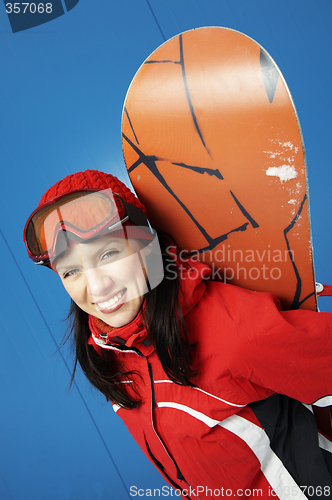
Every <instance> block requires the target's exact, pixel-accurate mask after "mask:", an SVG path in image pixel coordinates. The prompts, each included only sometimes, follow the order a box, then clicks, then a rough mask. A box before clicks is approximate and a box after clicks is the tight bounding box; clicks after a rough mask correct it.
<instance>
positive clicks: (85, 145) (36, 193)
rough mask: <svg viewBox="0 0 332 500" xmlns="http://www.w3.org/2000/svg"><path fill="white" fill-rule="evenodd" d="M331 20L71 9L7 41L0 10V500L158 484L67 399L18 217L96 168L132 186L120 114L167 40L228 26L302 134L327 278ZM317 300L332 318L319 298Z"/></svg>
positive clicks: (83, 495)
mask: <svg viewBox="0 0 332 500" xmlns="http://www.w3.org/2000/svg"><path fill="white" fill-rule="evenodd" d="M150 6H151V8H152V10H151V9H150ZM331 21H332V3H331V2H330V0H316V1H315V2H313V1H312V0H310V1H309V0H292V1H289V0H268V1H267V0H250V1H248V0H150V5H149V3H148V2H147V1H146V0H121V2H120V1H118V0H117V1H115V0H107V1H106V0H80V1H79V3H78V4H77V6H76V7H74V8H73V9H72V10H71V11H70V12H68V13H66V14H65V15H63V16H61V17H59V18H57V19H55V20H53V21H51V22H49V23H47V24H44V25H41V26H38V27H36V28H32V29H30V30H26V31H22V32H18V33H15V34H13V33H12V31H11V28H10V24H9V21H8V18H7V15H6V12H5V7H4V5H3V6H2V5H1V6H0V64H1V78H0V95H1V99H0V102H1V105H0V106H1V107H0V128H1V130H0V165H1V186H2V193H1V210H2V219H1V234H0V249H1V255H2V262H3V265H2V267H3V270H2V287H1V303H2V315H1V324H2V347H1V350H0V360H1V362H0V376H1V382H0V391H1V401H2V404H1V410H0V418H1V424H2V425H1V428H2V431H1V433H0V449H1V458H0V465H1V467H0V471H1V472H0V498H1V500H7V499H8V500H9V499H10V500H21V499H22V500H23V499H24V500H26V499H30V498H33V499H34V500H39V499H45V498H47V499H48V500H53V499H54V500H60V499H61V500H63V499H76V498H80V500H84V499H89V500H90V499H91V498H96V499H109V498H111V496H112V497H114V498H117V499H126V498H130V494H129V488H130V486H132V485H137V487H140V488H145V489H146V488H154V487H161V486H162V485H163V484H164V482H163V480H162V479H161V478H160V477H159V475H158V473H157V472H156V471H155V470H154V468H153V467H152V465H150V464H149V462H148V461H147V460H146V459H145V457H144V456H143V455H142V454H141V452H140V450H138V448H137V446H136V444H135V443H134V442H133V441H132V439H131V438H130V436H128V433H127V431H126V429H125V428H124V426H123V425H122V423H121V421H120V419H118V418H117V417H116V416H115V415H113V411H112V409H111V406H110V405H106V404H104V403H103V400H102V398H101V397H100V396H99V395H98V394H96V393H95V392H93V391H92V390H91V389H90V388H89V387H88V384H87V383H86V382H85V380H84V378H83V377H82V376H81V375H79V376H78V379H77V385H75V386H74V387H73V389H72V390H71V391H69V392H68V390H67V386H68V381H69V371H68V367H69V368H70V366H71V355H70V352H69V351H68V349H67V348H65V349H64V350H63V353H62V354H59V353H55V354H54V352H55V351H56V349H57V345H59V343H60V342H61V339H62V335H63V332H64V329H65V325H64V323H63V318H64V317H65V315H66V311H67V310H68V299H67V297H66V296H65V293H64V292H63V290H62V288H61V285H60V283H59V281H58V279H57V277H56V275H55V274H54V273H52V272H51V271H49V270H47V269H40V268H38V267H37V266H33V265H32V263H31V262H30V261H29V259H28V257H27V255H26V252H25V248H24V245H23V242H22V231H23V227H24V224H25V221H26V219H27V216H28V215H29V214H30V212H31V211H32V210H33V209H34V208H35V206H36V204H37V203H38V201H39V198H40V197H41V195H42V194H43V192H44V191H45V190H46V189H47V188H49V187H50V186H51V185H52V184H53V183H54V182H56V181H57V180H59V179H60V178H62V177H64V176H66V175H68V174H70V173H73V172H75V171H79V170H84V169H87V168H95V169H100V170H104V171H106V172H111V173H113V174H115V175H117V176H118V177H120V178H121V180H123V181H124V182H126V183H127V184H128V183H129V180H128V178H127V174H126V169H125V165H124V162H123V159H122V150H121V113H122V106H123V102H124V99H125V95H126V91H127V88H128V86H129V84H130V82H131V79H132V78H133V76H134V75H135V72H136V71H137V69H138V68H139V66H140V65H141V64H142V62H143V61H144V60H145V58H146V57H147V56H148V55H149V54H150V53H151V52H153V50H155V49H156V48H157V47H158V46H159V45H160V44H161V43H162V42H163V41H164V37H165V38H166V39H168V38H170V37H172V36H174V35H176V34H178V33H180V32H182V31H185V30H188V29H191V28H196V27H200V26H225V27H229V28H233V29H236V30H238V31H241V32H243V33H245V34H247V35H249V36H251V37H252V38H254V39H255V40H256V41H258V42H259V43H260V44H261V45H262V46H263V47H264V48H265V49H267V50H268V52H269V53H270V54H271V55H272V57H273V58H274V59H275V61H276V62H277V64H278V66H279V67H280V69H281V71H282V72H283V74H284V76H285V79H286V81H287V83H288V86H289V88H290V91H291V93H292V95H293V99H294V101H295V105H296V108H297V111H298V115H299V118H300V122H301V126H302V131H303V135H304V142H305V146H306V153H307V163H308V177H309V186H310V190H309V194H310V205H311V219H312V232H313V242H314V257H315V267H316V277H317V280H318V281H321V282H323V283H332V271H331V265H330V259H329V257H330V249H331V246H332V245H331V240H332V236H331V213H332V209H331V204H330V199H331V196H330V190H331V167H330V148H331V138H330V135H331V124H330V120H331V118H330V117H331V114H332V109H331V108H332V98H331V80H332V78H331V77H332V69H331V68H332V64H331V62H332V60H331V49H332V43H331V42H332V32H331ZM319 305H320V308H321V309H322V310H329V311H332V300H331V299H329V298H322V299H320V302H319ZM18 478H19V480H18ZM110 491H111V492H112V493H110Z"/></svg>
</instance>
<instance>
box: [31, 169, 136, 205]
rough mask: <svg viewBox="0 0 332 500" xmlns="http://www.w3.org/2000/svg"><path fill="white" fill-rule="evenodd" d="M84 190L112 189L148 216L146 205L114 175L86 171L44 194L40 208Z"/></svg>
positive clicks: (72, 176)
mask: <svg viewBox="0 0 332 500" xmlns="http://www.w3.org/2000/svg"><path fill="white" fill-rule="evenodd" d="M82 188H90V189H111V190H112V191H113V193H117V194H118V195H119V196H121V198H123V199H124V200H125V201H126V202H127V203H130V204H131V205H134V206H135V207H137V208H139V209H140V210H142V212H144V213H145V214H146V209H145V207H144V205H143V204H142V203H141V202H140V201H139V199H138V198H137V197H136V196H135V195H134V194H133V193H132V192H131V191H130V189H129V188H127V186H126V185H125V184H124V183H123V182H121V181H119V179H117V178H116V177H114V176H113V175H111V174H105V173H104V172H99V170H85V172H77V173H76V174H71V175H68V176H67V177H65V178H64V179H62V180H61V181H59V182H57V183H56V184H54V186H52V187H50V189H48V190H47V191H46V193H44V195H43V197H42V198H41V200H40V202H39V204H38V206H40V205H41V204H42V203H45V202H46V201H49V200H51V199H52V198H55V197H56V196H59V195H61V194H63V193H66V192H68V191H74V190H75V189H82Z"/></svg>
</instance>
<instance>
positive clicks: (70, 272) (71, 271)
mask: <svg viewBox="0 0 332 500" xmlns="http://www.w3.org/2000/svg"><path fill="white" fill-rule="evenodd" d="M79 273H80V270H79V269H68V271H66V272H65V273H63V275H62V278H63V279H66V278H69V277H70V276H75V275H77V274H79Z"/></svg>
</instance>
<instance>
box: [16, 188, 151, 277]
mask: <svg viewBox="0 0 332 500" xmlns="http://www.w3.org/2000/svg"><path fill="white" fill-rule="evenodd" d="M123 224H126V225H125V226H124V225H123ZM109 232H112V235H115V233H116V236H117V237H119V236H120V233H121V234H122V237H125V238H136V239H137V238H139V239H143V240H144V239H146V240H148V241H152V240H153V239H154V237H155V235H154V232H153V230H152V228H151V226H150V224H149V222H148V219H147V217H146V216H145V214H144V213H143V212H142V211H141V210H140V209H138V208H137V207H135V206H134V205H131V204H130V203H127V202H126V201H125V200H123V199H122V198H121V197H120V196H119V195H118V194H116V193H113V192H112V191H111V189H105V190H98V189H79V190H76V191H70V192H68V193H64V194H62V195H60V196H58V197H56V198H53V199H52V200H49V201H47V202H45V203H44V204H42V205H41V206H39V207H38V208H37V209H36V210H35V211H34V212H33V213H32V214H31V215H30V217H29V219H28V221H27V223H26V225H25V228H24V242H25V245H26V248H27V250H28V254H29V257H30V259H32V260H33V261H34V262H35V263H36V264H42V265H45V266H48V267H52V265H51V263H52V262H53V261H54V260H56V259H57V258H58V257H59V255H61V254H63V252H64V251H65V250H66V249H67V248H69V246H71V245H72V244H73V243H77V242H89V241H90V240H93V239H94V238H97V237H99V236H102V235H104V234H105V233H109ZM113 232H114V233H113Z"/></svg>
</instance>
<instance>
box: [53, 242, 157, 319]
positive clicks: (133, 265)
mask: <svg viewBox="0 0 332 500" xmlns="http://www.w3.org/2000/svg"><path fill="white" fill-rule="evenodd" d="M140 250H141V245H140V244H139V242H138V241H137V240H134V239H125V238H118V239H117V238H111V237H110V236H109V235H107V236H102V237H101V238H98V239H96V240H94V241H92V242H90V243H77V244H74V245H72V246H71V247H70V248H68V250H67V251H66V252H65V254H64V256H63V257H62V258H61V259H59V260H58V261H57V263H56V271H57V273H58V274H59V276H60V278H61V280H62V283H63V285H64V287H65V289H66V290H67V292H68V293H69V295H70V296H71V298H72V299H73V301H74V302H75V303H76V304H77V305H78V307H80V308H81V309H83V311H85V312H87V313H88V314H91V315H92V316H95V317H97V318H100V319H101V320H103V321H104V322H105V323H107V324H108V325H110V326H113V327H121V326H124V325H126V324H128V323H130V321H132V320H133V319H134V318H135V316H136V315H137V313H138V312H139V310H140V308H141V306H142V302H143V297H144V294H145V293H147V291H148V290H147V285H146V271H145V269H146V262H145V258H144V256H143V257H142V253H143V252H142V253H141V252H140Z"/></svg>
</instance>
